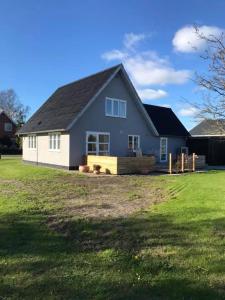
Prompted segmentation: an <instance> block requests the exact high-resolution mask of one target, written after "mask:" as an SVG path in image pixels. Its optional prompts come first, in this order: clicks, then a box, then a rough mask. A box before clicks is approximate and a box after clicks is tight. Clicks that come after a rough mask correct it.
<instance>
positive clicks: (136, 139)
mask: <svg viewBox="0 0 225 300" xmlns="http://www.w3.org/2000/svg"><path fill="white" fill-rule="evenodd" d="M139 148H140V136H139V135H128V149H129V150H133V151H137V150H138V149H139Z"/></svg>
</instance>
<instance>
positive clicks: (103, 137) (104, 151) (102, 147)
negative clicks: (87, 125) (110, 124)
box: [86, 132, 110, 155]
mask: <svg viewBox="0 0 225 300" xmlns="http://www.w3.org/2000/svg"><path fill="white" fill-rule="evenodd" d="M109 139H110V135H109V133H104V132H87V137H86V144H87V145H86V148H87V149H86V152H87V154H90V155H109Z"/></svg>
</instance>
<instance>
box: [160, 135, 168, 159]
mask: <svg viewBox="0 0 225 300" xmlns="http://www.w3.org/2000/svg"><path fill="white" fill-rule="evenodd" d="M167 146H168V140H167V138H165V137H162V138H161V139H160V161H161V162H166V161H167Z"/></svg>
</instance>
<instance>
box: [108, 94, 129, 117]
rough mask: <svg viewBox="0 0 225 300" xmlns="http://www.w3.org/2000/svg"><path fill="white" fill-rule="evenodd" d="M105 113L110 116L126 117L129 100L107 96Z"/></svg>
mask: <svg viewBox="0 0 225 300" xmlns="http://www.w3.org/2000/svg"><path fill="white" fill-rule="evenodd" d="M105 115H106V116H108V117H117V118H126V117H127V101H124V100H119V99H112V98H106V100H105Z"/></svg>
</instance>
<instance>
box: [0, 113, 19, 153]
mask: <svg viewBox="0 0 225 300" xmlns="http://www.w3.org/2000/svg"><path fill="white" fill-rule="evenodd" d="M16 130H17V127H16V124H15V123H14V121H13V120H12V119H11V118H10V117H9V116H8V115H7V114H6V113H5V112H4V110H2V109H0V148H2V147H4V148H9V147H11V146H12V145H14V144H15V140H16V135H15V133H16Z"/></svg>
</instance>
